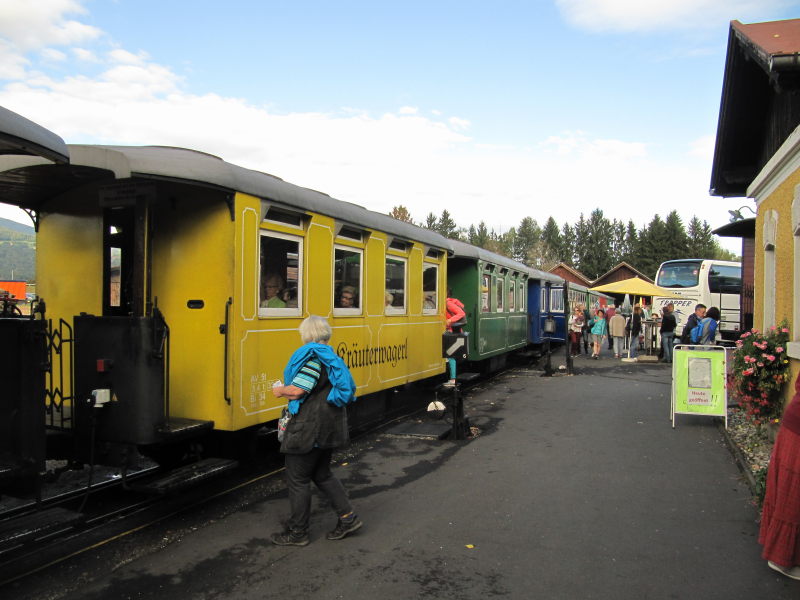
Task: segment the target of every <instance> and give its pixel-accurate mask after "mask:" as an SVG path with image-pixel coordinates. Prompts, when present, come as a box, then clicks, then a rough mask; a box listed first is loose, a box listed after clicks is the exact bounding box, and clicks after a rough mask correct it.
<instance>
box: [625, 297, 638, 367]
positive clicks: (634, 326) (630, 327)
mask: <svg viewBox="0 0 800 600" xmlns="http://www.w3.org/2000/svg"><path fill="white" fill-rule="evenodd" d="M625 331H626V332H627V334H628V338H629V339H630V343H631V345H630V348H629V351H628V357H629V358H636V357H637V355H638V354H639V334H640V333H641V332H642V308H641V307H640V306H639V305H638V304H637V305H636V306H634V307H633V314H632V315H631V317H630V319H628V323H627V325H626V326H625Z"/></svg>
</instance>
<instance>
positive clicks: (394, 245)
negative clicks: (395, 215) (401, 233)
mask: <svg viewBox="0 0 800 600" xmlns="http://www.w3.org/2000/svg"><path fill="white" fill-rule="evenodd" d="M410 247H411V244H410V243H408V242H404V241H403V240H392V241H391V242H390V243H389V248H391V249H392V250H399V251H400V252H406V251H407V250H408V249H409V248H410Z"/></svg>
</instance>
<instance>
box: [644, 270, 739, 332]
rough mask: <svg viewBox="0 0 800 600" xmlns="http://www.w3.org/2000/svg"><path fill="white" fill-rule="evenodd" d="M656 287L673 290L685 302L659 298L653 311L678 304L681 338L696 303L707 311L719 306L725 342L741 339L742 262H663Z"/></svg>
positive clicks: (676, 309)
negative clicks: (703, 306)
mask: <svg viewBox="0 0 800 600" xmlns="http://www.w3.org/2000/svg"><path fill="white" fill-rule="evenodd" d="M656 285H657V286H659V287H663V288H666V289H669V290H670V291H672V292H673V293H675V294H676V295H678V296H681V297H682V298H683V299H678V298H667V297H660V296H656V297H655V298H653V308H654V309H655V310H659V311H660V310H661V309H662V308H663V307H664V306H665V305H666V304H669V303H670V302H672V303H673V304H674V305H675V317H676V318H677V321H678V328H677V329H676V330H675V335H676V336H680V334H681V332H682V331H683V326H684V325H685V324H686V319H688V318H689V315H690V314H692V313H693V312H694V307H695V305H696V304H705V305H706V307H707V308H710V307H712V306H716V307H717V308H719V311H720V314H721V317H722V319H721V321H720V326H719V331H720V335H721V337H722V339H724V340H736V339H738V338H739V335H740V332H739V322H740V320H739V300H740V294H741V291H742V263H739V262H729V261H724V260H701V259H684V260H668V261H666V262H663V263H661V266H660V267H659V268H658V274H657V275H656Z"/></svg>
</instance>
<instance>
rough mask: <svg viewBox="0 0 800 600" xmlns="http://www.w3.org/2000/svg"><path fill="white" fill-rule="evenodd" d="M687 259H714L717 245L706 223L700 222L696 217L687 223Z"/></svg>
mask: <svg viewBox="0 0 800 600" xmlns="http://www.w3.org/2000/svg"><path fill="white" fill-rule="evenodd" d="M688 238H689V239H688V244H687V246H688V248H687V253H688V255H689V256H688V257H687V258H700V259H707V258H714V256H715V254H716V251H717V248H718V245H717V242H716V240H715V239H714V234H713V233H711V227H710V226H709V224H708V223H707V222H706V221H703V222H702V223H701V222H700V219H698V218H697V217H696V216H694V217H692V220H691V221H689V232H688Z"/></svg>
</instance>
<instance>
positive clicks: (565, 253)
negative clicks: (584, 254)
mask: <svg viewBox="0 0 800 600" xmlns="http://www.w3.org/2000/svg"><path fill="white" fill-rule="evenodd" d="M556 256H558V257H559V262H563V263H566V264H568V265H570V266H572V265H574V264H575V228H573V227H571V226H570V224H569V223H564V225H563V226H562V227H561V247H560V249H559V250H558V254H557V255H556Z"/></svg>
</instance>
